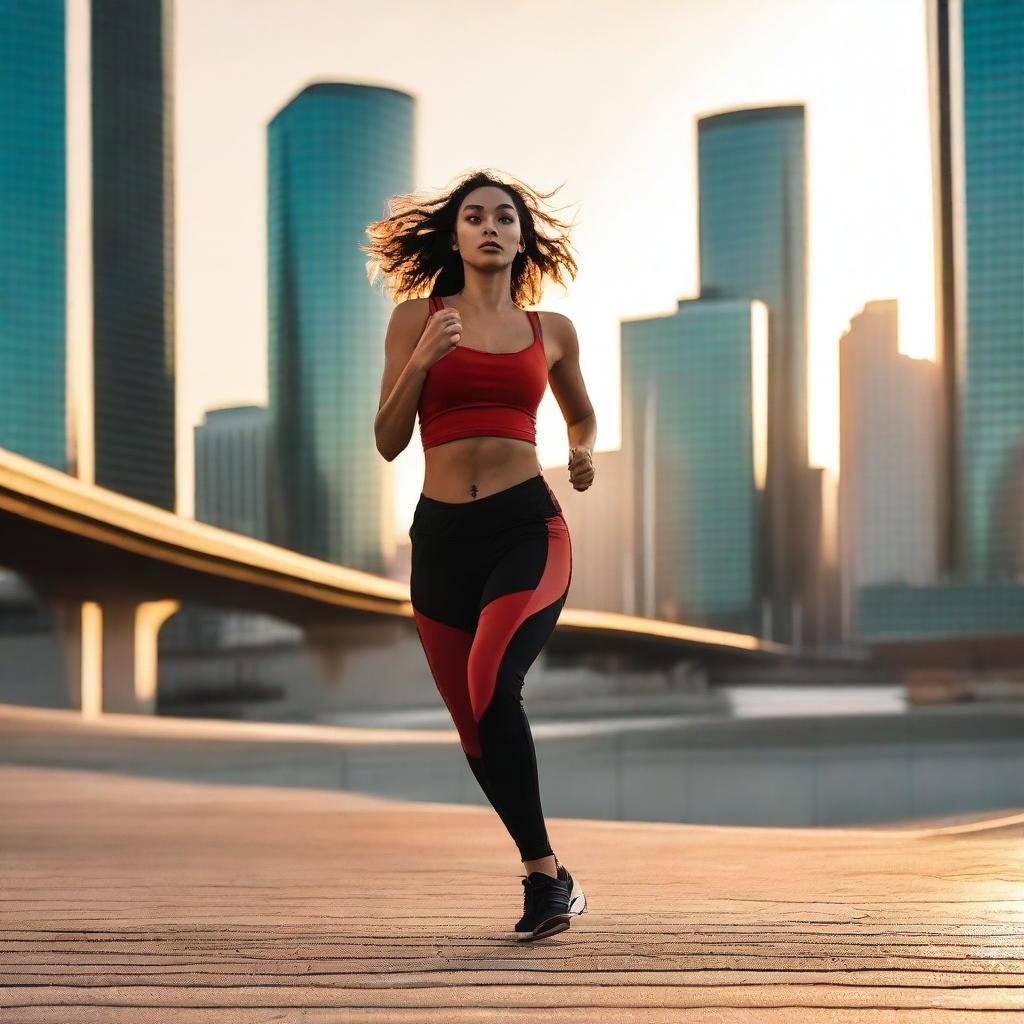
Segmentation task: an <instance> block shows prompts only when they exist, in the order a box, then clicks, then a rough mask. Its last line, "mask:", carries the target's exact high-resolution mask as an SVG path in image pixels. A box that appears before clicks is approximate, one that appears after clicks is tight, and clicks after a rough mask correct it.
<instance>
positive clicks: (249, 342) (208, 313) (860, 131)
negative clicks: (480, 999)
mask: <svg viewBox="0 0 1024 1024" xmlns="http://www.w3.org/2000/svg"><path fill="white" fill-rule="evenodd" d="M428 12H429V16H428ZM925 38H926V36H925V3H924V0H637V2H635V3H631V4H628V5H624V4H621V3H617V2H616V3H612V2H608V0H573V2H557V0H555V2H552V0H543V2H541V0H524V2H520V3H517V4H515V5H498V4H488V3H480V2H475V3H474V2H467V0H437V2H435V0H429V2H425V0H398V2H392V0H385V2H381V3H377V4H369V5H364V4H359V5H357V4H356V3H354V2H348V0H176V4H175V47H176V49H175V69H174V74H175V82H174V89H175V94H176V125H175V129H176V138H175V145H176V156H177V163H176V175H177V177H176V204H177V206H176V215H177V228H176V230H177V235H176V245H177V249H176V257H177V263H176V274H177V329H178V393H179V421H178V446H179V455H178V495H179V499H178V502H179V503H178V511H179V512H181V514H183V515H191V514H192V510H193V473H192V465H193V456H192V430H193V426H194V425H195V424H196V423H199V422H200V421H201V419H202V415H203V412H204V410H206V409H208V408H210V407H212V406H218V405H226V404H234V403H242V402H245V403H248V402H259V403H265V402H266V400H267V378H266V338H267V323H266V228H265V223H266V220H265V197H266V164H265V146H266V124H267V122H268V121H269V120H270V118H271V117H273V116H274V114H275V113H276V112H277V111H278V110H279V109H280V108H281V107H282V106H283V105H284V104H285V103H287V102H288V101H289V100H290V99H291V98H292V97H293V96H294V95H295V93H296V92H298V91H299V90H300V89H301V88H302V87H303V86H304V85H306V84H308V83H310V82H312V81H320V80H334V81H348V82H357V83H363V84H368V85H383V86H390V87H394V88H398V89H403V90H406V91H408V92H410V93H412V94H413V95H414V96H415V97H416V118H417V120H416V141H417V150H416V154H415V170H414V174H415V177H414V187H415V188H440V187H443V186H445V185H447V184H448V183H449V182H450V181H451V180H452V179H453V178H455V177H456V176H458V175H460V174H462V173H464V172H465V171H467V170H470V169H474V168H477V167H493V168H495V169H497V170H498V171H503V172H506V173H508V174H511V175H514V176H515V177H517V178H520V179H522V180H524V181H526V182H528V183H529V184H530V185H531V186H533V187H534V188H536V189H538V190H539V191H543V192H547V191H550V190H551V189H553V188H555V187H556V186H558V185H560V184H562V183H563V182H564V185H563V187H562V188H561V190H560V191H559V192H558V193H557V194H556V196H555V197H554V198H553V199H552V200H551V203H552V204H553V205H555V206H559V207H564V209H562V210H561V211H560V214H559V215H560V216H562V217H563V218H564V219H566V220H569V221H571V220H572V219H573V216H574V215H576V217H577V226H576V229H575V231H574V233H573V235H572V240H573V243H574V245H575V255H576V258H577V261H578V262H579V266H580V271H579V274H578V276H577V278H576V280H575V282H573V283H572V284H571V285H570V286H569V293H568V295H565V294H563V292H562V289H561V288H559V287H557V286H554V285H551V286H549V287H548V289H547V292H546V294H545V296H544V299H543V301H542V302H541V303H540V308H543V309H553V310H558V311H559V312H562V313H564V314H565V315H566V316H569V317H570V318H571V319H572V321H573V323H574V324H575V325H576V329H577V333H578V335H579V338H580V349H581V365H582V371H583V376H584V379H585V381H586V383H587V388H588V390H589V393H590V397H591V400H592V401H593V404H594V408H595V410H596V413H597V420H598V440H597V449H598V450H601V449H604V448H617V447H618V446H619V439H620V434H619V354H618V346H619V331H618V321H619V320H620V319H621V318H626V317H634V316H643V315H648V314H652V313H657V312H670V311H671V310H672V309H674V307H675V302H676V299H677V298H680V297H686V296H692V295H695V294H696V292H697V274H698V264H697V219H696V218H697V191H696V188H697V182H696V123H695V122H696V118H697V117H700V116H703V115H705V114H708V113H714V112H716V111H719V110H724V109H732V108H735V107H739V106H762V105H766V104H773V103H791V102H802V103H805V104H806V106H807V145H808V186H809V200H808V219H809V227H808V243H809V267H810V282H809V291H808V296H809V298H808V314H809V344H810V357H809V374H810V381H809V389H808V390H809V398H810V431H811V437H810V453H811V461H812V463H815V464H817V465H827V466H829V467H831V468H833V469H834V468H835V466H836V463H837V461H838V443H837V436H836V431H837V423H836V413H837V403H838V392H837V382H836V378H835V373H836V365H837V344H838V339H839V337H840V335H841V334H842V332H843V331H844V330H845V328H846V326H847V324H848V322H849V320H850V318H851V317H852V316H854V315H855V314H856V313H857V312H858V311H859V310H860V309H861V308H862V307H863V305H864V303H865V302H867V301H869V300H872V299H882V298H897V299H899V300H900V334H901V343H900V347H901V350H902V351H904V352H907V353H909V354H911V355H918V356H922V355H923V356H931V355H932V354H933V350H934V288H933V258H932V227H931V170H930V164H929V126H928V105H927V65H926V50H925ZM367 287H369V285H367ZM381 344H382V345H383V338H382V339H381ZM374 383H375V386H376V384H377V382H374ZM538 444H539V455H540V459H541V463H542V464H543V465H545V466H547V465H553V466H563V467H564V465H565V463H566V460H567V443H566V436H565V425H564V422H563V421H562V419H561V415H560V413H559V410H558V406H557V404H556V403H555V401H554V398H553V397H552V395H551V394H550V392H549V393H548V394H547V395H546V396H545V398H544V401H543V403H542V405H541V409H540V413H539V416H538ZM394 466H395V467H396V470H397V473H398V480H397V491H396V504H395V517H396V521H397V522H398V523H402V522H405V521H406V520H407V519H408V518H410V517H411V515H412V507H413V505H414V504H415V500H416V496H417V494H418V492H419V488H420V484H421V482H422V467H423V456H422V452H421V449H420V443H419V436H418V433H417V432H414V433H413V436H412V440H411V441H410V444H409V448H408V449H407V450H406V451H405V452H403V454H402V455H401V456H400V457H399V458H398V459H397V460H396V462H395V463H394ZM556 471H557V470H556Z"/></svg>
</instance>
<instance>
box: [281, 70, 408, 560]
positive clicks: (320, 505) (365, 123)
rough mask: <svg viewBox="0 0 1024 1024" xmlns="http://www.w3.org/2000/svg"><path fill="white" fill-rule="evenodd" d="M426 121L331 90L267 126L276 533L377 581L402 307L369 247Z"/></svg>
mask: <svg viewBox="0 0 1024 1024" xmlns="http://www.w3.org/2000/svg"><path fill="white" fill-rule="evenodd" d="M413 119H414V101H413V98H412V97H411V96H410V95H408V94H406V93H403V92H399V91H398V90H396V89H388V88H378V87H372V86H363V85H350V84H346V83H334V82H325V83H318V84H314V85H310V86H308V87H307V88H305V89H303V90H302V92H300V93H299V94H298V95H297V96H296V97H295V98H294V99H293V100H291V102H289V103H288V105H287V106H285V107H284V108H283V109H282V110H281V111H280V112H279V113H278V114H277V115H276V116H275V117H274V119H273V120H272V121H271V122H270V125H269V128H268V161H269V168H268V188H269V196H268V224H267V230H268V261H269V265H268V291H269V296H268V298H269V307H268V318H269V344H268V358H269V367H268V377H269V396H270V401H269V407H270V422H271V428H270V430H271V484H270V502H271V537H272V539H273V540H274V541H275V542H276V543H279V544H282V545H284V546H286V547H289V548H291V549H293V550H296V551H301V552H303V553H305V554H309V555H313V556H315V557H318V558H324V559H327V560H329V561H334V562H339V563H342V564H344V565H348V566H352V567H353V568H359V569H363V570H365V571H367V572H377V573H383V572H385V571H386V566H385V564H384V558H383V546H382V541H383V539H384V537H385V534H386V532H387V529H388V524H389V517H390V502H389V494H388V491H387V488H388V486H389V482H390V478H389V477H388V476H387V475H386V473H385V467H384V466H383V464H382V460H381V458H380V455H379V453H378V452H377V447H376V443H375V439H374V433H373V423H374V418H375V416H376V413H377V402H378V398H379V387H380V376H381V373H382V372H383V368H384V334H385V331H386V328H387V323H388V318H389V315H390V311H391V302H390V301H389V300H388V299H387V297H386V296H385V295H383V294H382V293H380V292H377V291H375V290H374V289H372V288H371V287H369V285H368V283H367V274H366V258H365V254H364V253H363V252H362V251H361V250H360V249H359V247H358V246H359V243H360V242H362V241H365V229H366V225H367V224H368V223H369V222H370V221H372V220H379V219H380V218H381V217H383V216H386V214H387V209H386V204H387V200H388V198H389V197H390V196H392V195H395V194H398V193H400V192H407V191H409V190H410V188H411V186H412V179H413V141H414V140H413V123H414V122H413Z"/></svg>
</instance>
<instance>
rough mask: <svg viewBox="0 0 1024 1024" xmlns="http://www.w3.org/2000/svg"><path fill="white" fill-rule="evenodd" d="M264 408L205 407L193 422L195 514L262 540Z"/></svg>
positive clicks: (264, 532)
mask: <svg viewBox="0 0 1024 1024" xmlns="http://www.w3.org/2000/svg"><path fill="white" fill-rule="evenodd" d="M267 448H268V445H267V409H266V406H263V405H237V406H230V407H228V408H225V409H210V410H209V411H208V412H207V413H206V415H205V417H204V418H203V422H202V423H201V424H199V425H198V426H197V427H196V428H195V453H196V487H195V494H196V519H198V520H199V521H200V522H203V523H210V524H211V525H213V526H220V527H222V528H223V529H225V530H234V531H235V532H236V533H244V534H245V535H246V536H247V537H255V538H256V539H257V540H268V539H269V533H268V529H267Z"/></svg>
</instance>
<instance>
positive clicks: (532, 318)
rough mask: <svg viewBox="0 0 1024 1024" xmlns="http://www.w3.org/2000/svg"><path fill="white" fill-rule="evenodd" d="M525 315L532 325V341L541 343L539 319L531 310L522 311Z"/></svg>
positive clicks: (542, 337) (541, 332)
mask: <svg viewBox="0 0 1024 1024" xmlns="http://www.w3.org/2000/svg"><path fill="white" fill-rule="evenodd" d="M524 312H525V313H526V315H527V316H528V317H529V318H530V323H531V324H533V340H534V341H535V342H536V341H543V339H544V332H543V331H542V330H541V329H540V317H539V316H538V315H537V314H536V313H535V312H534V311H533V310H532V309H527V310H524Z"/></svg>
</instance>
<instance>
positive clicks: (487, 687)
mask: <svg viewBox="0 0 1024 1024" xmlns="http://www.w3.org/2000/svg"><path fill="white" fill-rule="evenodd" d="M547 526H548V557H547V561H546V562H545V563H544V572H543V574H542V575H541V578H540V582H539V583H538V584H537V586H536V587H534V588H533V589H532V590H517V591H515V592H513V593H511V594H502V595H501V597H496V598H495V599H494V600H493V601H490V602H489V603H488V604H486V605H485V606H484V607H483V609H482V610H481V612H480V619H479V621H478V623H477V627H476V638H475V640H474V643H473V647H472V650H471V651H470V652H469V699H470V702H471V704H472V713H473V717H474V718H475V720H476V721H477V722H479V721H480V719H481V717H482V716H483V713H484V712H485V711H486V710H487V708H488V705H489V704H490V703H491V698H492V697H493V696H494V687H495V685H496V683H497V679H498V666H499V665H500V664H501V659H502V658H503V657H504V656H505V649H506V648H507V647H508V644H509V641H510V640H511V639H512V635H513V634H514V633H515V631H516V630H517V629H518V628H519V627H520V625H521V624H522V622H523V620H524V619H526V618H528V617H529V616H530V615H533V613H534V612H538V611H540V610H541V609H542V608H546V607H547V606H548V605H549V604H551V603H552V602H553V601H555V600H557V599H558V598H560V597H561V596H562V595H563V594H564V593H565V588H566V587H567V586H568V585H569V558H570V554H569V530H568V527H567V526H566V524H565V520H564V519H563V518H562V516H561V515H557V516H551V517H550V518H549V519H548V520H547Z"/></svg>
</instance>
